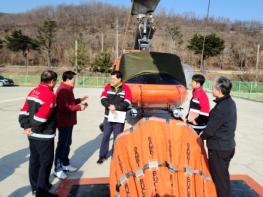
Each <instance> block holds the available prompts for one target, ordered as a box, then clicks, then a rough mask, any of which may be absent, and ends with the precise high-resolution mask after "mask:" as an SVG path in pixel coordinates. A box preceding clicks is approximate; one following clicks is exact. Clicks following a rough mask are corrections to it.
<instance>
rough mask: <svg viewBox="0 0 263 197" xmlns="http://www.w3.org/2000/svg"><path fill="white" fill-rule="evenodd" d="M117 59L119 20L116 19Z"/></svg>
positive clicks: (117, 53)
mask: <svg viewBox="0 0 263 197" xmlns="http://www.w3.org/2000/svg"><path fill="white" fill-rule="evenodd" d="M118 57H119V20H118V18H117V19H116V58H118Z"/></svg>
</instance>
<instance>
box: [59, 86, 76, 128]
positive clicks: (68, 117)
mask: <svg viewBox="0 0 263 197" xmlns="http://www.w3.org/2000/svg"><path fill="white" fill-rule="evenodd" d="M56 95H57V127H58V128H65V127H72V126H73V125H75V124H77V111H80V110H81V108H80V105H78V104H79V103H80V99H75V97H74V94H73V87H71V86H69V85H67V84H65V83H63V82H62V83H61V84H60V86H59V87H58V89H57V91H56Z"/></svg>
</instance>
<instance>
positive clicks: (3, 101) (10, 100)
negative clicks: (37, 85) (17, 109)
mask: <svg viewBox="0 0 263 197" xmlns="http://www.w3.org/2000/svg"><path fill="white" fill-rule="evenodd" d="M24 98H25V97H19V98H15V99H7V100H2V101H0V103H8V102H13V101H19V100H22V99H24Z"/></svg>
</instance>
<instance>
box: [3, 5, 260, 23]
mask: <svg viewBox="0 0 263 197" xmlns="http://www.w3.org/2000/svg"><path fill="white" fill-rule="evenodd" d="M97 1H98V0H97ZM100 1H101V2H106V3H110V4H114V5H124V6H126V7H129V6H130V5H131V1H130V0H100ZM86 2H88V1H87V0H1V6H0V12H9V13H20V12H25V11H28V10H31V9H34V8H37V7H41V6H46V5H59V4H80V3H86ZM207 4H208V0H161V1H160V4H159V5H158V9H159V10H160V9H166V10H167V11H169V12H170V13H175V14H187V13H193V14H195V15H196V16H198V17H204V16H205V15H206V10H207ZM262 8H263V0H211V6H210V13H209V15H210V16H213V17H223V18H229V19H230V20H232V21H235V20H258V21H260V22H263V14H262Z"/></svg>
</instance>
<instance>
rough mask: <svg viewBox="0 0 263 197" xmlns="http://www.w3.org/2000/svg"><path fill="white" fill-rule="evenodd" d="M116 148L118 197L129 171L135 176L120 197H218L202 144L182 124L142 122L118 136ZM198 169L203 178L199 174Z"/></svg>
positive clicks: (113, 190) (113, 186)
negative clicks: (120, 183) (121, 181)
mask: <svg viewBox="0 0 263 197" xmlns="http://www.w3.org/2000/svg"><path fill="white" fill-rule="evenodd" d="M114 146H115V147H114V155H113V160H112V163H111V172H110V175H111V176H114V177H111V178H110V189H111V196H115V194H116V184H117V182H118V181H119V180H120V178H121V176H122V175H123V174H125V173H128V172H132V173H131V174H132V175H131V176H129V177H128V181H126V182H125V184H123V185H121V186H120V195H121V196H130V195H131V196H145V197H148V196H177V197H178V196H181V197H185V196H186V197H187V196H189V197H190V196H191V197H195V196H196V197H199V196H204V197H208V196H209V197H214V196H216V191H215V187H214V184H213V182H212V180H211V175H210V173H209V171H208V165H207V159H206V155H205V150H204V148H203V145H202V142H201V141H200V140H199V137H198V136H197V134H196V133H195V132H194V130H193V129H192V128H190V127H188V126H187V125H186V124H185V123H184V122H182V121H178V120H170V121H166V120H164V119H160V118H150V119H149V120H146V119H142V120H140V121H139V122H138V123H137V124H136V125H135V126H134V127H133V129H131V130H130V131H126V132H124V133H123V134H121V135H119V136H118V138H117V139H116V141H115V145H114ZM166 163H169V164H171V165H172V166H173V167H175V168H176V172H174V171H172V170H169V169H168V167H167V166H166V165H164V164H166ZM147 164H148V165H149V164H151V165H152V168H149V166H147ZM156 164H159V165H160V166H159V167H156V166H155V165H156ZM143 167H145V169H144V173H143V175H142V176H139V177H136V176H135V173H136V172H138V170H139V169H142V168H143ZM186 168H187V169H188V170H185V169H186ZM197 170H199V171H202V172H203V173H202V174H203V176H202V174H196V173H198V172H199V171H197ZM193 172H194V173H193ZM204 177H210V179H205V178H204ZM127 190H128V191H129V192H128V193H127Z"/></svg>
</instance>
